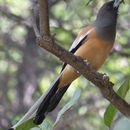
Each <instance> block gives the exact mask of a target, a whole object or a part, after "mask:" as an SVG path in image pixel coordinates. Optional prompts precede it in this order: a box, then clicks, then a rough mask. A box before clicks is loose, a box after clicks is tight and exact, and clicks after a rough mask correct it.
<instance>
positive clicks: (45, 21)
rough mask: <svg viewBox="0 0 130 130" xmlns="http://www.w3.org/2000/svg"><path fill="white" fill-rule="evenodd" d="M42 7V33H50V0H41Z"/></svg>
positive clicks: (40, 6)
mask: <svg viewBox="0 0 130 130" xmlns="http://www.w3.org/2000/svg"><path fill="white" fill-rule="evenodd" d="M39 9H40V33H41V35H42V36H43V35H46V36H49V35H50V29H49V11H48V0H39Z"/></svg>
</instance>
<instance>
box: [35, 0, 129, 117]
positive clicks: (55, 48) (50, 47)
mask: <svg viewBox="0 0 130 130" xmlns="http://www.w3.org/2000/svg"><path fill="white" fill-rule="evenodd" d="M39 5H40V22H41V23H40V24H41V26H40V28H41V34H42V36H43V34H44V37H38V38H37V43H38V44H39V45H40V46H41V47H42V48H44V49H46V50H47V51H49V52H51V53H52V54H54V55H55V56H57V57H59V58H60V59H61V60H62V61H64V62H66V63H68V64H70V65H71V66H73V67H74V68H75V69H76V70H77V71H78V72H79V73H80V74H82V75H83V76H84V77H85V78H86V79H88V80H89V81H91V82H92V83H93V84H95V85H96V86H97V87H98V88H99V89H100V90H101V92H102V94H103V96H104V97H105V98H106V99H108V100H109V101H110V102H111V103H112V104H113V105H115V106H116V107H117V108H118V110H120V112H121V113H123V114H124V115H126V116H130V105H129V104H128V103H127V102H125V101H124V100H123V99H122V98H121V97H119V96H118V95H117V94H116V93H115V92H114V90H113V85H114V84H113V83H111V82H110V81H109V77H107V76H106V75H104V74H101V73H98V72H96V71H95V70H93V69H92V68H91V67H90V65H89V64H88V62H85V61H84V60H83V59H82V58H80V57H76V56H74V55H73V54H71V53H69V52H68V51H66V50H65V49H64V48H62V47H60V46H59V45H58V44H56V43H54V41H53V40H52V38H51V37H47V36H49V20H48V6H47V0H39Z"/></svg>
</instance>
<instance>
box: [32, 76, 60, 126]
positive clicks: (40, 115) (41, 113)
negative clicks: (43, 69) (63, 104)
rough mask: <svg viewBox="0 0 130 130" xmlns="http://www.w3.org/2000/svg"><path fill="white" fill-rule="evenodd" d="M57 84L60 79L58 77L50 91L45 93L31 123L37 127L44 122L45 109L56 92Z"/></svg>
mask: <svg viewBox="0 0 130 130" xmlns="http://www.w3.org/2000/svg"><path fill="white" fill-rule="evenodd" d="M59 82H60V77H58V79H57V80H56V81H55V82H54V84H53V85H52V86H51V89H50V90H49V92H48V93H47V95H46V97H45V98H44V99H43V101H42V102H41V104H40V106H39V108H38V110H37V112H36V116H35V119H34V121H33V122H34V123H35V124H37V125H39V124H41V123H42V121H43V120H44V118H45V114H46V111H47V108H48V106H49V105H50V100H51V98H52V97H53V96H54V95H55V93H56V91H57V90H58V84H59Z"/></svg>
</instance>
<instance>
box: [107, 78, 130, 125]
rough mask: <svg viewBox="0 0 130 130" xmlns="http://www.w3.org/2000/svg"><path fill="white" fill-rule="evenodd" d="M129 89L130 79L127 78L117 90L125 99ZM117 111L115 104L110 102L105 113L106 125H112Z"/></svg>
mask: <svg viewBox="0 0 130 130" xmlns="http://www.w3.org/2000/svg"><path fill="white" fill-rule="evenodd" d="M129 89H130V79H128V80H126V81H125V82H124V83H123V84H122V85H121V87H120V88H119V89H118V91H117V94H118V95H119V96H120V97H122V98H123V99H125V97H126V95H127V92H128V90H129ZM116 113H117V108H116V107H115V106H114V105H112V104H110V105H109V106H108V107H107V109H106V111H105V113H104V123H105V125H107V126H109V127H110V126H111V125H112V121H113V119H114V117H115V115H116Z"/></svg>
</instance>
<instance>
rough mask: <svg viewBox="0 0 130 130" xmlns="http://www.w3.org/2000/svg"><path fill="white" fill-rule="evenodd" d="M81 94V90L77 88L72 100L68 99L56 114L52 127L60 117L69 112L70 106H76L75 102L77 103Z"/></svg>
mask: <svg viewBox="0 0 130 130" xmlns="http://www.w3.org/2000/svg"><path fill="white" fill-rule="evenodd" d="M80 94H81V90H80V89H79V88H77V89H76V90H75V92H74V94H73V96H72V98H71V99H70V101H69V102H68V103H67V104H66V105H65V106H64V107H63V108H62V109H61V110H60V112H59V113H58V116H57V119H56V121H55V123H54V126H55V125H56V124H57V123H58V122H59V120H60V118H61V117H62V115H63V114H64V113H65V112H66V111H67V110H69V109H70V108H71V107H72V106H74V105H75V104H76V102H77V101H78V99H79V97H80Z"/></svg>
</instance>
